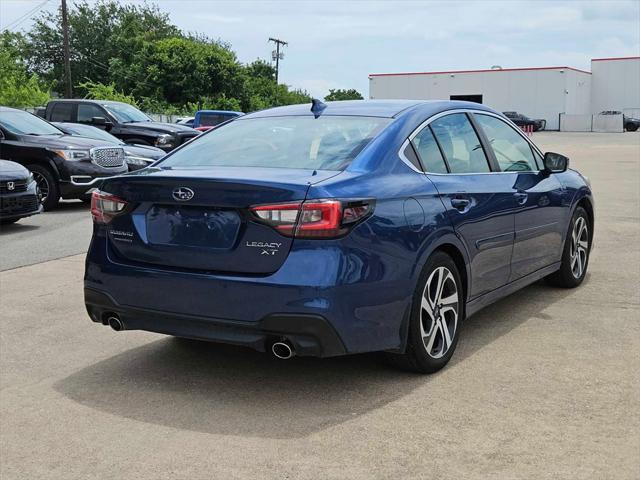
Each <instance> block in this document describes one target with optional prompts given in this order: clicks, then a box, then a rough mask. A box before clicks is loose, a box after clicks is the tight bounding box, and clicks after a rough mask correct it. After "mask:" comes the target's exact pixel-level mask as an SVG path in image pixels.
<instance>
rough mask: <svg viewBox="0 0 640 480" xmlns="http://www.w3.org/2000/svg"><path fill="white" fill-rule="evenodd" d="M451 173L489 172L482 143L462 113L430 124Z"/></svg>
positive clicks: (447, 116)
mask: <svg viewBox="0 0 640 480" xmlns="http://www.w3.org/2000/svg"><path fill="white" fill-rule="evenodd" d="M431 128H432V129H433V133H434V134H435V136H436V138H437V139H438V143H440V147H442V151H443V153H444V156H445V158H446V159H447V163H448V165H449V168H450V169H451V173H485V172H490V171H491V169H490V168H489V163H488V162H487V157H486V156H485V154H484V150H483V149H482V143H480V139H479V138H478V135H476V132H475V130H474V129H473V126H472V125H471V122H470V121H469V119H468V118H467V116H466V114H464V113H453V114H451V115H446V116H444V117H441V118H438V119H437V120H435V121H433V122H431Z"/></svg>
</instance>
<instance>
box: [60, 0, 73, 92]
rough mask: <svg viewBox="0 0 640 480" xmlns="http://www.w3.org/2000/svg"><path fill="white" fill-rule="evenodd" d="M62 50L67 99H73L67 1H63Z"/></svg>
mask: <svg viewBox="0 0 640 480" xmlns="http://www.w3.org/2000/svg"><path fill="white" fill-rule="evenodd" d="M62 48H63V54H64V85H65V96H66V98H73V88H72V85H71V60H70V59H69V19H68V18H67V0H62Z"/></svg>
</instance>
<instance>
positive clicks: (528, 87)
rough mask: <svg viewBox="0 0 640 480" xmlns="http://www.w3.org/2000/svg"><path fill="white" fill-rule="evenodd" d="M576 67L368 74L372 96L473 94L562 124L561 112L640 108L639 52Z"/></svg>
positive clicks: (553, 125)
mask: <svg viewBox="0 0 640 480" xmlns="http://www.w3.org/2000/svg"><path fill="white" fill-rule="evenodd" d="M591 69H592V71H591V72H587V71H584V70H579V69H577V68H573V67H538V68H493V69H490V70H457V71H449V72H418V73H381V74H371V75H369V97H370V98H375V99H382V98H410V99H424V100H438V99H439V100H469V101H474V102H479V103H483V104H485V105H488V106H490V107H492V108H494V109H496V110H499V111H517V112H518V113H522V114H525V115H527V116H528V117H531V118H541V119H545V120H546V122H547V127H546V128H547V129H549V130H557V129H558V128H559V127H560V115H561V114H564V115H567V116H572V118H575V119H583V120H584V122H586V121H587V119H588V123H589V125H591V115H593V114H597V113H599V112H601V111H603V110H619V111H623V112H625V113H627V114H630V115H633V114H635V113H636V110H638V111H640V57H631V58H607V59H593V60H592V61H591Z"/></svg>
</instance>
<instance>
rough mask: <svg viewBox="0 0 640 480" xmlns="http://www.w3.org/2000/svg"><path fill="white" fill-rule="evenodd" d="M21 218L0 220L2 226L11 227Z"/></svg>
mask: <svg viewBox="0 0 640 480" xmlns="http://www.w3.org/2000/svg"><path fill="white" fill-rule="evenodd" d="M18 220H20V219H19V218H3V219H0V225H11V224H12V223H16V222H17V221H18Z"/></svg>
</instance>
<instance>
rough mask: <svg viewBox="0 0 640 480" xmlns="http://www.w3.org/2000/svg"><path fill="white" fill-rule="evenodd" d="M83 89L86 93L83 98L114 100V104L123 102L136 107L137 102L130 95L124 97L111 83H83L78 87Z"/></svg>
mask: <svg viewBox="0 0 640 480" xmlns="http://www.w3.org/2000/svg"><path fill="white" fill-rule="evenodd" d="M78 86H79V87H81V88H83V89H84V90H85V91H86V92H87V93H86V95H85V98H93V99H97V100H114V101H116V102H125V103H129V104H131V105H133V106H134V107H137V106H138V102H137V101H136V99H135V98H134V97H133V96H131V95H126V94H124V93H122V92H119V91H118V90H116V86H115V85H114V84H113V83H110V84H109V85H105V84H104V83H97V82H84V83H81V84H79V85H78Z"/></svg>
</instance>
